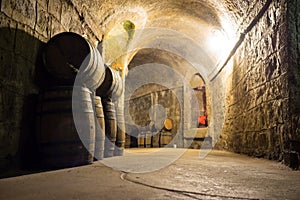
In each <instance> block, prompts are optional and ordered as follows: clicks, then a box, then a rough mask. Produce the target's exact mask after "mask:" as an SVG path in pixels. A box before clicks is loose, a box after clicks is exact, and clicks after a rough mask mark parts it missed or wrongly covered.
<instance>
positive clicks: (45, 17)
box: [35, 3, 50, 38]
mask: <svg viewBox="0 0 300 200" xmlns="http://www.w3.org/2000/svg"><path fill="white" fill-rule="evenodd" d="M49 26H50V17H49V14H48V13H47V8H45V7H43V6H42V5H40V4H39V3H37V24H36V27H35V30H36V31H37V32H38V33H39V34H41V35H43V36H44V37H46V38H48V37H49V35H50V33H49V31H50V30H49Z"/></svg>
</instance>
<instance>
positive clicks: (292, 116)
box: [0, 0, 300, 171]
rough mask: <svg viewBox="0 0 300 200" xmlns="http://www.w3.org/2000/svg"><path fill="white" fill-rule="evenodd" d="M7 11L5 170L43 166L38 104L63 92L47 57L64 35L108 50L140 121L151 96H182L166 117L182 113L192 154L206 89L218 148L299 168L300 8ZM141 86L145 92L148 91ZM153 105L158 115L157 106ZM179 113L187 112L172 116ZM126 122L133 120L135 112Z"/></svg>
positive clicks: (145, 6) (15, 5) (48, 2)
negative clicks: (51, 88) (51, 90)
mask: <svg viewBox="0 0 300 200" xmlns="http://www.w3.org/2000/svg"><path fill="white" fill-rule="evenodd" d="M0 3H1V12H0V17H1V22H0V25H1V30H0V31H1V33H0V52H1V53H0V55H1V58H0V62H1V65H0V66H1V71H0V76H1V82H0V91H1V92H0V147H1V148H0V169H1V170H2V169H3V170H4V171H6V170H10V169H13V168H15V166H17V167H20V166H24V165H25V166H27V167H28V165H29V167H30V165H32V163H33V162H34V161H35V160H36V159H37V158H36V157H35V155H36V153H35V152H36V146H35V142H34V139H33V137H34V136H32V135H33V134H34V132H35V117H36V116H35V107H36V105H37V101H38V100H37V94H38V93H39V92H40V91H42V90H43V88H44V87H46V86H47V85H49V84H50V83H51V84H53V82H51V81H52V79H51V78H50V77H47V76H43V75H41V74H43V72H41V71H43V69H42V68H43V64H42V63H43V60H42V55H41V54H42V51H43V48H44V46H45V44H46V43H47V42H48V41H49V40H50V38H52V37H53V36H54V35H56V34H58V33H62V32H75V33H77V34H79V35H81V36H83V37H84V38H86V40H87V41H89V42H90V43H91V44H92V45H93V46H95V47H98V49H99V51H100V52H101V55H102V58H103V61H104V63H105V64H107V65H109V66H112V67H113V68H115V69H117V70H119V71H121V72H122V75H123V78H124V79H125V96H123V98H124V99H125V102H126V101H127V100H128V101H129V100H131V99H130V96H126V89H127V92H128V93H130V94H131V93H132V94H133V93H134V92H135V94H134V95H135V96H134V95H133V97H134V98H135V99H138V98H139V101H138V102H139V103H136V104H134V103H133V104H131V105H133V107H137V108H129V109H131V111H130V112H131V115H132V116H131V118H134V119H136V118H137V117H138V115H141V114H140V113H139V112H140V110H139V109H140V108H139V106H140V104H141V102H143V101H144V100H143V98H142V97H145V95H148V94H149V95H150V96H151V95H152V96H155V95H156V96H159V95H164V94H165V93H166V94H167V95H168V91H171V93H170V95H169V96H172V95H174V94H175V96H176V98H177V100H176V98H174V99H175V100H174V101H173V100H172V101H171V100H170V99H173V97H170V98H168V99H167V100H166V101H167V102H163V103H161V104H162V105H169V104H170V106H169V107H167V108H166V109H167V110H174V112H173V111H172V112H171V111H170V112H171V113H172V114H170V115H171V117H172V118H173V120H174V121H176V123H178V124H177V126H178V127H177V129H176V131H177V132H178V134H177V136H176V137H177V138H176V141H177V142H176V143H177V145H178V147H188V146H187V145H186V144H185V138H188V136H187V135H185V134H186V133H188V132H189V131H192V132H193V130H195V133H196V132H197V130H196V129H195V128H196V126H194V125H193V123H194V122H195V121H196V120H197V119H195V118H193V116H194V115H192V114H190V112H191V111H192V110H195V109H194V107H193V106H194V105H191V99H192V98H194V96H195V94H194V92H195V90H194V88H195V87H198V86H205V88H206V91H207V92H206V96H205V97H206V101H207V102H206V107H207V108H206V109H207V110H206V109H205V111H207V113H208V128H207V129H206V130H207V131H208V132H207V134H208V135H209V136H210V137H211V139H212V140H211V142H212V144H211V145H212V147H214V148H217V149H225V150H229V151H233V152H237V153H243V154H247V155H250V156H257V157H264V158H268V159H274V160H279V161H282V160H284V162H285V163H286V164H287V165H289V166H291V167H293V168H297V167H298V165H299V161H298V160H299V153H300V104H299V102H300V94H299V93H300V89H299V88H300V68H299V64H300V63H299V62H300V59H299V58H300V57H299V55H300V52H299V29H298V27H299V23H300V18H299V5H300V3H299V1H288V0H262V1H249V0H247V1H244V0H236V1H230V0H212V1H205V0H188V1H183V0H180V1H174V0H161V1H156V0H147V1H146V0H139V1H134V0H106V1H102V0H85V1H81V0H41V1H36V0H25V1H13V0H2V1H1V2H0ZM126 23H127V24H126ZM128 23H129V25H130V27H126V26H127V25H128ZM151 67H153V68H151ZM138 70H140V73H139V76H137V74H135V73H136V72H137V71H138ZM131 74H133V75H131ZM195 74H199V77H201V78H200V79H201V81H200V82H199V83H193V76H194V75H195ZM143 81H144V82H143ZM200 83H201V84H200ZM132 84H141V89H139V90H138V88H139V87H137V88H135V87H136V85H132ZM149 84H150V85H149ZM151 84H154V86H153V85H151ZM155 84H156V85H155ZM198 84H199V85H198ZM130 87H132V88H135V89H134V91H131V88H130ZM166 89H167V90H166ZM152 96H151V98H150V104H149V105H148V107H147V106H146V108H147V109H148V110H149V109H150V108H151V106H153V105H155V104H153V102H154V100H153V99H155V98H154V97H153V98H152ZM134 98H132V99H134ZM157 98H158V97H157ZM196 98H197V97H196ZM169 100H170V102H171V103H170V102H169V104H168V101H169ZM145 101H146V100H145ZM176 101H177V102H179V103H176ZM151 102H152V104H151ZM157 102H159V100H157ZM157 102H156V103H157ZM174 102H175V103H174ZM164 103H165V104H164ZM196 103H197V102H196ZM198 103H199V102H198ZM175 104H176V105H177V106H178V105H180V107H179V108H176V107H172V105H175ZM125 105H126V103H125ZM195 107H197V106H195ZM134 109H136V111H137V112H135V113H134V112H133V110H134ZM176 109H179V110H180V112H177V111H176ZM130 112H128V113H130ZM132 112H133V114H132ZM199 115H200V110H199ZM145 116H146V117H144V118H142V119H139V123H140V125H141V126H145V125H147V120H148V118H147V116H148V114H147V113H146V114H145ZM196 116H197V114H196ZM125 117H126V118H128V117H129V116H126V109H125ZM148 117H149V116H148ZM169 117H170V116H169ZM176 117H177V118H176ZM137 120H138V119H137ZM143 120H144V121H143ZM196 134H198V133H196ZM190 144H192V145H194V146H196V143H193V142H192V141H190V143H189V145H190ZM195 148H196V147H195ZM24 160H26V161H24Z"/></svg>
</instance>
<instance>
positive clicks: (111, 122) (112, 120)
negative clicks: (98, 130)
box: [102, 99, 117, 158]
mask: <svg viewBox="0 0 300 200" xmlns="http://www.w3.org/2000/svg"><path fill="white" fill-rule="evenodd" d="M102 104H103V112H104V119H105V120H104V121H105V136H106V138H105V144H104V157H105V158H106V157H112V156H114V149H115V143H116V134H117V121H116V110H115V105H114V103H113V102H112V101H111V99H105V100H103V102H102Z"/></svg>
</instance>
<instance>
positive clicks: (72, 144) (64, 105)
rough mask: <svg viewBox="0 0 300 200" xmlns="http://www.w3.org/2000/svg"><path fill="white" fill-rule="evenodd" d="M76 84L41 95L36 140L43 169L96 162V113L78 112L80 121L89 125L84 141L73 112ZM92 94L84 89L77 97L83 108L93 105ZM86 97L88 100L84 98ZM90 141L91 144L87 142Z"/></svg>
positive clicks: (49, 90)
mask: <svg viewBox="0 0 300 200" xmlns="http://www.w3.org/2000/svg"><path fill="white" fill-rule="evenodd" d="M72 93H73V87H70V86H67V87H55V88H49V89H47V90H45V91H42V92H41V93H40V94H39V101H38V106H37V120H36V130H37V141H38V151H39V155H40V161H41V165H42V167H44V168H51V169H56V168H64V167H73V166H78V165H83V164H89V163H91V162H92V161H93V159H92V158H93V156H92V153H93V151H94V149H93V143H94V137H95V130H94V128H93V127H94V123H95V122H94V113H93V112H86V113H84V114H82V113H77V115H79V116H80V117H81V120H79V122H78V123H79V124H81V125H82V126H84V127H87V129H86V130H85V132H84V133H81V134H84V137H82V138H88V139H87V140H85V141H84V142H83V141H82V138H81V137H80V136H79V134H78V133H77V130H76V126H75V123H74V120H73V113H72ZM90 95H91V93H90V92H89V90H86V88H83V97H82V98H78V99H75V100H73V101H76V104H78V105H81V107H91V106H92V104H91V97H90ZM83 99H86V100H83ZM85 144H88V145H85Z"/></svg>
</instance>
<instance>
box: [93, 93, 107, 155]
mask: <svg viewBox="0 0 300 200" xmlns="http://www.w3.org/2000/svg"><path fill="white" fill-rule="evenodd" d="M94 104H95V114H96V118H97V120H96V136H95V152H94V160H102V159H103V157H104V141H105V121H104V113H103V107H102V103H101V98H100V97H99V96H95V97H94Z"/></svg>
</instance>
